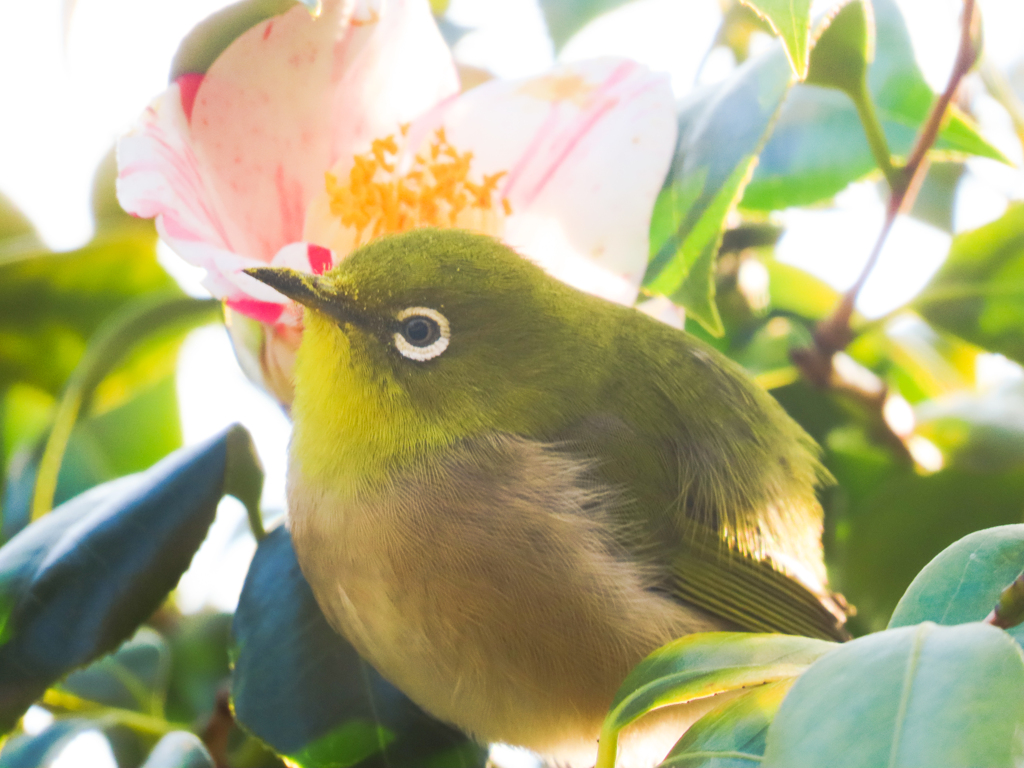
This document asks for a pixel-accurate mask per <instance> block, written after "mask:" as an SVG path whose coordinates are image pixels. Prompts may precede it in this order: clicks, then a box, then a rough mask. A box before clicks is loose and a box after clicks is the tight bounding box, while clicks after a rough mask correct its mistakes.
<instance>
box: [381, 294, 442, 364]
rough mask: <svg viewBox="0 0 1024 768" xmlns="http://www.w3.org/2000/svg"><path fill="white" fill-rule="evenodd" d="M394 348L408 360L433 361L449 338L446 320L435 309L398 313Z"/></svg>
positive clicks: (425, 308)
mask: <svg viewBox="0 0 1024 768" xmlns="http://www.w3.org/2000/svg"><path fill="white" fill-rule="evenodd" d="M397 320H398V331H397V332H396V333H395V348H396V349H397V350H398V351H399V352H400V353H401V354H402V356H403V357H407V358H409V359H410V360H416V361H418V362H421V363H422V362H424V361H426V360H433V359H434V358H435V357H437V356H438V355H440V354H441V353H442V352H444V351H445V350H446V349H448V340H449V339H450V338H451V335H452V333H451V327H450V326H449V325H448V318H446V317H445V316H444V315H442V314H441V313H440V312H438V311H437V310H436V309H429V308H428V307H408V308H407V309H403V310H402V311H401V312H399V313H398V317H397Z"/></svg>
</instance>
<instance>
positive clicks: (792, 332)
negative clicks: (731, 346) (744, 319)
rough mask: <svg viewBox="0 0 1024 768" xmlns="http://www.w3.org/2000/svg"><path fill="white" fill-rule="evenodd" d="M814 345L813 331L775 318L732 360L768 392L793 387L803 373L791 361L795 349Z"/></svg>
mask: <svg viewBox="0 0 1024 768" xmlns="http://www.w3.org/2000/svg"><path fill="white" fill-rule="evenodd" d="M811 342H812V336H811V332H810V330H808V329H807V328H806V327H805V326H803V325H800V324H799V323H794V322H793V321H792V320H790V319H789V318H786V317H773V318H772V319H771V320H769V321H768V322H766V323H765V324H764V325H762V326H761V327H760V328H759V329H758V330H757V332H756V333H754V335H753V336H752V337H751V339H750V341H749V342H748V343H747V344H745V345H744V346H743V347H741V348H740V349H738V350H737V351H736V352H735V353H734V354H733V355H731V357H732V358H733V359H734V360H735V361H736V362H738V363H739V364H740V365H742V366H743V367H744V368H746V369H747V371H748V372H749V373H750V374H751V375H752V376H753V377H754V378H755V379H756V380H757V382H758V383H759V384H760V385H761V386H762V387H764V388H765V389H775V388H776V387H781V386H785V385H786V384H792V383H793V382H794V381H796V380H797V379H798V378H799V377H800V374H799V372H798V371H797V369H796V367H795V366H794V365H793V363H792V362H791V361H790V357H789V354H790V352H791V351H792V350H794V349H798V348H801V347H806V346H808V345H809V344H810V343H811Z"/></svg>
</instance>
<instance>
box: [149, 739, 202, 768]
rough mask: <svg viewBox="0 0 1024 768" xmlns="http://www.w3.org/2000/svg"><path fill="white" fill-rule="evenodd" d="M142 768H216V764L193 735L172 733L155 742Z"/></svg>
mask: <svg viewBox="0 0 1024 768" xmlns="http://www.w3.org/2000/svg"><path fill="white" fill-rule="evenodd" d="M142 768H216V763H214V761H213V758H212V757H210V753H209V752H207V751H206V747H205V746H203V742H202V741H200V740H199V737H198V736H196V735H195V734H194V733H189V732H188V731H172V732H171V733H168V734H167V735H166V736H164V737H163V738H162V739H160V741H159V742H157V745H156V746H155V747H153V751H152V752H150V753H149V757H147V758H146V762H145V763H143V764H142Z"/></svg>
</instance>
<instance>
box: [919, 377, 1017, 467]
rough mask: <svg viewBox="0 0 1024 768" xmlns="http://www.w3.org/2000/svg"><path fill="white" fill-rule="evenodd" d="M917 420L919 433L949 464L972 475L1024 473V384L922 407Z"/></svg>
mask: <svg viewBox="0 0 1024 768" xmlns="http://www.w3.org/2000/svg"><path fill="white" fill-rule="evenodd" d="M916 416H917V421H918V427H917V432H918V434H921V435H924V436H925V437H926V438H928V439H929V440H931V441H932V442H933V443H935V444H936V445H937V446H938V447H939V448H940V449H941V450H942V452H943V455H945V456H946V458H947V460H948V462H949V463H951V464H954V465H956V466H958V467H963V468H965V469H969V470H973V471H976V472H979V471H985V470H987V471H990V472H1005V471H1007V470H1011V469H1024V383H1022V382H1020V381H1012V382H1007V383H1006V384H1004V385H1002V386H1001V387H999V388H998V389H993V390H990V391H986V392H983V393H977V394H976V393H973V392H961V393H959V394H956V395H951V396H948V397H944V398H941V399H939V400H931V401H928V402H926V403H922V404H921V405H920V406H918V408H917V409H916Z"/></svg>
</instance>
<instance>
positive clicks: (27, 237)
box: [0, 193, 44, 263]
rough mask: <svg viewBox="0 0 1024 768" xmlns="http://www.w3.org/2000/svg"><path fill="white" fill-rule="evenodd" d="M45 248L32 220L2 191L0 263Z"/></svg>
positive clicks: (0, 196) (0, 202) (0, 197)
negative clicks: (17, 255)
mask: <svg viewBox="0 0 1024 768" xmlns="http://www.w3.org/2000/svg"><path fill="white" fill-rule="evenodd" d="M43 248H44V246H43V241H42V240H40V239H39V235H38V234H37V233H36V229H35V227H33V226H32V222H30V221H29V220H28V218H27V217H26V216H25V214H23V213H22V212H21V211H19V210H18V208H17V207H16V206H15V205H14V203H12V202H11V201H10V200H9V199H8V198H7V196H6V195H4V194H3V193H0V263H3V261H4V260H5V259H6V258H12V257H13V256H14V255H16V254H21V253H30V252H32V251H37V250H42V249H43Z"/></svg>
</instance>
